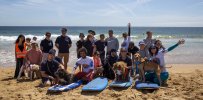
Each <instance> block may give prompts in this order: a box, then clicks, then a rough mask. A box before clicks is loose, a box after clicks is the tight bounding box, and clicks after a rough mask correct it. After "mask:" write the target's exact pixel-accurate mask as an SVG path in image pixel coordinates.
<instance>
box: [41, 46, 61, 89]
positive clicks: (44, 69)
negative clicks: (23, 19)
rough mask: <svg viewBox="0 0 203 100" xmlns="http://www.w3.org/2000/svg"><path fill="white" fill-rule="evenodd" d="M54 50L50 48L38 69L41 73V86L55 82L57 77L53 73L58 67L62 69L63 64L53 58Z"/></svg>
mask: <svg viewBox="0 0 203 100" xmlns="http://www.w3.org/2000/svg"><path fill="white" fill-rule="evenodd" d="M55 52H56V51H55V50H50V51H49V53H48V58H47V60H45V61H43V62H42V63H41V69H40V71H41V75H42V83H43V86H45V85H47V84H49V83H50V82H51V85H54V84H57V83H58V77H57V76H56V75H55V73H56V72H57V70H59V69H64V66H63V65H62V64H60V63H59V62H58V61H57V60H56V59H55Z"/></svg>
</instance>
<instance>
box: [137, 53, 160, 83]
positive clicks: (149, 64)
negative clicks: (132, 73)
mask: <svg viewBox="0 0 203 100" xmlns="http://www.w3.org/2000/svg"><path fill="white" fill-rule="evenodd" d="M134 58H135V61H134V62H140V64H138V69H139V74H140V76H141V79H142V81H143V82H145V71H154V72H155V73H156V75H157V77H158V80H159V84H160V85H161V78H160V74H161V70H160V67H159V64H157V63H156V62H155V61H147V60H146V58H141V55H140V54H139V53H136V54H135V55H134Z"/></svg>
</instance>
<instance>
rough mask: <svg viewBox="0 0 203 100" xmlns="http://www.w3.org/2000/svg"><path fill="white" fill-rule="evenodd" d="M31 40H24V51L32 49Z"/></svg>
mask: <svg viewBox="0 0 203 100" xmlns="http://www.w3.org/2000/svg"><path fill="white" fill-rule="evenodd" d="M30 41H31V38H26V39H25V44H26V50H27V51H29V50H30V49H31V48H32V47H31V43H30Z"/></svg>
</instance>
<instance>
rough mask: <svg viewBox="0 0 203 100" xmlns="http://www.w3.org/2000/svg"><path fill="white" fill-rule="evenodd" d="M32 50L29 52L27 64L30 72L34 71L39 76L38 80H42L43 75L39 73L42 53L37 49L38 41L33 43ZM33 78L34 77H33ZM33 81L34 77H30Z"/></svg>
mask: <svg viewBox="0 0 203 100" xmlns="http://www.w3.org/2000/svg"><path fill="white" fill-rule="evenodd" d="M31 46H32V49H31V50H29V51H28V52H27V54H26V57H25V59H26V62H27V63H28V65H29V66H28V69H29V70H30V71H34V72H35V73H36V75H37V78H41V74H40V72H39V66H40V64H41V61H42V52H41V50H39V49H37V43H36V41H31ZM31 76H32V75H31ZM30 78H31V79H32V77H30Z"/></svg>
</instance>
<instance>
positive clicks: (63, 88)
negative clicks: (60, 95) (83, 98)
mask: <svg viewBox="0 0 203 100" xmlns="http://www.w3.org/2000/svg"><path fill="white" fill-rule="evenodd" d="M81 84H82V80H79V81H77V82H74V83H71V84H69V85H54V86H52V87H50V88H48V91H49V92H64V91H68V90H71V89H75V88H77V87H79V86H80V85H81Z"/></svg>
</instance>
